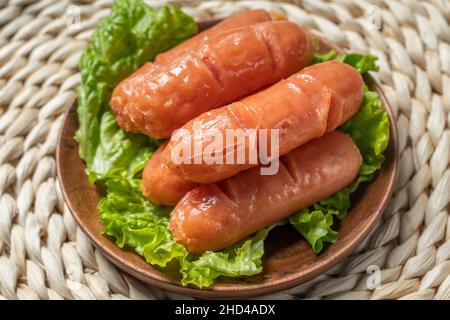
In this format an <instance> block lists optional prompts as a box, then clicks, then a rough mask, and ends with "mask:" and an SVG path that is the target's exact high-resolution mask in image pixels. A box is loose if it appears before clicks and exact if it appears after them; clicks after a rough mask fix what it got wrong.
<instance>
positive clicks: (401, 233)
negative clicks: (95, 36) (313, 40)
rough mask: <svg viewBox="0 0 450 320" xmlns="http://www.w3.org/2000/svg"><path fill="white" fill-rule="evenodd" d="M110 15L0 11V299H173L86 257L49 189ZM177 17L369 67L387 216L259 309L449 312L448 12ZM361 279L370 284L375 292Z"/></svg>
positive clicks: (432, 4) (381, 9)
mask: <svg viewBox="0 0 450 320" xmlns="http://www.w3.org/2000/svg"><path fill="white" fill-rule="evenodd" d="M148 2H149V3H150V4H153V5H161V4H162V1H148ZM111 3H112V1H95V2H94V1H76V2H75V1H74V2H69V1H59V0H42V1H29V0H9V1H8V0H0V197H1V198H0V298H6V299H16V298H18V299H38V298H41V299H48V298H49V299H61V298H66V299H94V298H97V299H109V298H113V299H127V298H134V299H137V298H145V299H148V298H172V299H174V298H181V296H179V295H176V294H172V293H168V292H162V291H160V290H158V289H156V288H152V287H149V286H147V285H145V284H143V283H142V282H140V281H138V280H136V279H134V278H132V277H130V276H129V275H126V274H124V273H123V272H121V271H120V270H118V269H116V268H115V267H114V266H113V265H112V264H111V263H110V262H108V261H107V260H106V259H105V258H104V257H103V256H102V255H101V254H100V253H99V252H98V251H97V250H95V248H94V247H93V246H92V245H91V243H90V242H89V240H88V239H87V238H86V236H85V235H84V234H83V232H81V231H80V230H79V229H78V228H77V226H76V225H75V223H74V220H73V219H72V217H71V215H70V213H69V211H68V209H67V207H66V206H65V204H64V201H63V198H62V195H61V191H60V189H59V184H58V181H57V179H56V172H55V157H54V155H55V147H56V141H57V134H58V129H59V127H60V125H61V120H62V116H63V113H64V111H65V110H66V109H67V108H68V106H70V105H71V104H72V102H73V101H74V99H75V88H76V87H77V86H78V85H79V83H80V76H79V73H78V70H77V63H78V59H79V56H80V53H81V51H82V50H83V48H84V47H85V45H86V42H87V40H88V39H89V37H90V35H91V33H92V30H93V28H94V27H95V25H96V22H97V21H98V20H99V19H100V18H102V17H103V16H105V15H106V14H108V11H109V7H110V6H111ZM181 4H182V5H183V6H184V8H185V9H186V11H187V12H189V13H191V14H193V15H195V16H197V17H210V16H224V15H229V14H231V13H233V12H235V11H238V10H243V9H245V8H249V7H262V8H266V9H269V10H274V11H280V12H282V13H283V14H285V15H287V17H288V18H289V19H290V20H293V21H296V22H298V23H299V24H301V25H303V26H306V27H308V28H312V29H316V30H318V31H320V32H322V33H324V34H325V35H326V37H328V38H329V39H331V40H333V41H334V42H336V43H337V44H339V45H341V46H343V47H346V48H349V49H351V50H354V51H359V52H367V51H370V52H372V53H373V54H376V55H377V56H378V57H379V59H380V60H379V64H380V67H381V70H380V72H379V73H378V75H377V79H378V81H379V82H380V83H381V84H382V86H383V89H384V91H385V93H386V95H387V97H388V99H389V100H390V102H391V104H392V106H393V108H394V110H395V114H396V117H397V126H398V131H399V137H400V152H401V163H400V176H399V180H398V185H397V187H396V192H395V195H394V197H393V199H392V201H391V204H390V206H389V208H388V210H387V211H386V213H385V215H384V218H383V220H382V221H381V222H380V223H379V224H378V225H377V227H376V228H375V229H374V231H373V233H372V234H371V236H370V237H368V238H367V240H366V241H364V243H362V244H361V245H360V247H359V248H358V250H357V251H356V252H355V253H354V255H352V256H351V257H349V258H348V259H347V260H346V261H345V262H344V263H341V264H340V265H338V266H336V267H334V268H333V269H332V270H331V271H329V272H328V273H326V274H324V275H322V276H320V277H318V278H316V279H314V280H312V281H310V282H309V283H307V284H304V285H302V286H299V287H297V288H294V289H292V290H289V291H287V292H282V293H278V294H275V295H272V296H270V297H271V298H279V299H297V298H303V297H308V298H335V299H336V298H351V299H396V298H400V299H418V298H419V299H445V298H447V299H448V298H450V218H449V213H448V212H449V211H448V209H449V207H448V204H449V201H450V169H449V158H450V131H449V128H450V113H449V110H450V45H449V44H450V26H449V25H450V1H448V0H435V1H418V0H403V1H392V0H370V1H369V0H354V1H347V0H345V1H344V0H336V1H327V2H325V1H317V0H314V1H313V0H308V1H306V0H305V1H298V2H295V3H293V2H291V3H286V2H285V3H282V2H269V1H238V2H229V1H204V2H194V1H185V2H183V3H181ZM78 18H79V19H78ZM378 23H381V25H377V24H378ZM378 27H381V28H378ZM374 271H375V273H372V272H374ZM377 271H378V272H377ZM374 276H376V277H377V279H378V280H380V281H381V284H380V285H378V286H375V287H374V286H371V285H370V284H371V283H372V282H373V281H372V280H373V279H372V278H371V277H374ZM375 283H376V282H375Z"/></svg>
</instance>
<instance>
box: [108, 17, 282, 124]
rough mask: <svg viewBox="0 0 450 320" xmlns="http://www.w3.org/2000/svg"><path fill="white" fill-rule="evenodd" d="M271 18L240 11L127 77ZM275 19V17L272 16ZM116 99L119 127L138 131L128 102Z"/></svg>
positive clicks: (124, 84) (144, 72)
mask: <svg viewBox="0 0 450 320" xmlns="http://www.w3.org/2000/svg"><path fill="white" fill-rule="evenodd" d="M271 19H272V16H271V14H269V13H268V12H267V11H265V10H262V9H256V10H247V11H244V12H242V13H238V14H236V15H234V16H232V17H230V18H227V19H225V20H224V21H222V22H221V23H219V24H217V25H215V26H213V27H211V28H209V29H207V30H205V31H202V32H200V33H199V34H197V35H195V36H193V37H192V38H190V39H188V40H186V41H184V42H182V43H180V44H179V45H177V46H176V47H174V48H172V49H170V50H168V51H166V52H163V53H160V54H159V55H157V56H156V59H155V62H154V63H151V62H147V63H145V64H144V66H142V67H141V68H140V69H138V70H137V71H136V72H135V73H133V74H132V75H131V76H130V77H129V79H134V78H136V77H139V76H140V75H142V74H147V73H150V72H152V71H153V70H155V69H157V66H158V65H164V64H165V63H167V62H170V61H171V60H174V59H176V58H177V57H179V56H180V55H183V54H185V53H186V52H188V51H190V50H197V49H198V48H199V47H200V46H201V45H202V44H203V43H204V42H205V41H207V40H208V39H209V38H210V37H211V36H215V35H218V34H220V33H222V32H224V31H226V30H229V29H233V28H237V27H241V26H246V25H251V24H255V23H259V22H264V21H270V20H271ZM274 19H275V17H274ZM122 85H123V86H124V88H123V89H124V91H123V92H124V93H126V92H130V91H132V87H130V85H134V84H133V83H127V81H124V82H122ZM117 99H118V100H116V101H115V104H119V105H122V104H123V108H122V109H118V108H117V107H116V111H115V115H116V120H117V123H118V124H119V126H120V127H122V128H123V129H124V130H125V131H131V132H138V131H139V129H138V128H137V127H136V126H135V125H134V124H133V122H132V121H131V119H130V116H129V112H128V104H125V103H124V102H121V101H122V100H121V99H122V98H120V96H118V97H117Z"/></svg>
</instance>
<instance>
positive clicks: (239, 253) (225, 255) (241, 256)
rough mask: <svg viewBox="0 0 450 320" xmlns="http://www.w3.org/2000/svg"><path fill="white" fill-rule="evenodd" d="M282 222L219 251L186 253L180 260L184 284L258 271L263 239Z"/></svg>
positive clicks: (203, 283) (207, 283)
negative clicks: (196, 254)
mask: <svg viewBox="0 0 450 320" xmlns="http://www.w3.org/2000/svg"><path fill="white" fill-rule="evenodd" d="M282 224H284V222H282V223H279V224H274V225H272V226H270V227H267V228H265V229H261V230H259V231H258V232H257V233H256V234H255V235H253V236H252V237H249V238H247V239H244V240H242V241H240V242H239V243H237V244H235V245H234V246H231V247H229V248H227V249H224V250H223V251H220V252H212V251H207V252H205V253H203V254H202V255H201V256H199V257H188V259H186V260H184V261H182V262H181V273H182V274H183V279H182V280H181V282H182V284H183V285H188V284H193V285H196V286H198V287H200V288H203V287H208V286H210V285H211V284H213V283H214V279H216V278H217V277H220V276H225V277H239V276H250V275H254V274H258V273H260V272H261V271H262V260H261V259H262V256H263V255H264V240H265V239H266V238H267V236H268V235H269V232H270V230H272V229H273V228H275V227H277V226H279V225H282Z"/></svg>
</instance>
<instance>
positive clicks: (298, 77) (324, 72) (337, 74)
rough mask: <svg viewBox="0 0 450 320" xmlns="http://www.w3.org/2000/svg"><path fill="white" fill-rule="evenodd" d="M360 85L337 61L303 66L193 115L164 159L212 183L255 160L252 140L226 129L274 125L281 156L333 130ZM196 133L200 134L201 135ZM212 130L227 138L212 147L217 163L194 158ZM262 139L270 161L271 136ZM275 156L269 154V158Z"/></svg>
mask: <svg viewBox="0 0 450 320" xmlns="http://www.w3.org/2000/svg"><path fill="white" fill-rule="evenodd" d="M363 85H364V82H363V80H362V77H361V75H360V74H359V73H358V72H357V71H356V70H355V69H354V68H352V67H350V66H348V65H346V64H344V63H341V62H336V61H333V62H324V63H320V64H316V65H313V66H310V67H307V68H305V69H303V70H302V71H300V72H298V73H296V74H294V75H292V76H290V77H289V78H287V79H285V80H282V81H280V82H278V83H277V84H275V85H273V86H272V87H270V88H268V89H266V90H263V91H260V92H258V93H256V94H254V95H251V96H248V97H247V98H245V99H243V100H241V101H238V102H235V103H232V104H230V105H228V106H225V107H222V108H218V109H215V110H211V111H209V112H205V113H203V114H202V115H200V116H199V117H197V118H194V119H192V120H191V121H189V122H188V123H187V124H186V125H184V126H183V127H182V128H181V129H180V131H178V132H177V134H174V135H173V136H172V138H171V140H170V142H169V144H168V147H167V148H166V149H165V151H164V155H163V159H164V162H166V164H167V166H168V167H169V168H170V169H172V170H174V171H175V172H176V173H177V174H178V175H180V176H181V177H183V178H185V179H187V180H191V181H195V182H198V183H210V182H215V181H220V180H223V179H226V178H228V177H231V176H233V175H235V174H236V173H238V172H240V171H242V170H245V169H248V168H250V167H254V166H257V165H258V163H257V162H251V161H250V158H249V155H250V153H251V149H250V144H249V143H246V144H245V145H244V147H242V143H240V142H239V141H237V139H235V140H233V141H228V140H226V136H227V130H229V129H235V132H236V131H237V130H238V129H241V130H247V129H255V130H256V131H257V133H258V135H259V133H260V132H262V131H261V129H267V131H268V137H270V134H271V132H272V131H271V130H272V129H278V130H279V131H278V132H279V148H278V152H279V155H283V154H286V153H288V152H289V151H291V150H293V149H295V148H297V147H298V146H301V145H302V144H304V143H306V142H308V141H310V140H311V139H314V138H318V137H321V136H323V135H324V134H325V133H326V132H330V131H333V130H334V129H336V128H337V127H338V126H339V125H340V124H342V123H344V122H345V121H347V120H348V119H349V118H350V117H351V116H352V115H354V114H355V113H356V112H357V111H358V109H359V108H360V106H361V103H362V98H363ZM199 133H202V136H203V137H204V138H202V139H199V137H200V135H199ZM210 133H214V134H210ZM216 133H219V134H220V135H221V136H222V137H223V138H222V139H223V140H224V141H225V142H226V143H224V144H223V148H222V149H219V150H215V149H214V157H213V158H214V159H215V162H212V163H211V162H209V163H207V162H205V161H200V162H199V161H197V162H196V161H194V160H193V159H200V160H203V159H205V158H206V157H208V156H209V155H210V154H208V153H207V152H206V151H207V150H208V151H209V150H210V148H208V146H210V145H211V144H212V143H213V142H214V140H213V138H214V137H215V136H217V134H216ZM186 142H188V144H187V146H188V147H187V148H188V149H186ZM261 144H262V145H265V144H267V146H268V147H267V148H268V150H269V152H268V153H269V160H270V156H271V155H272V154H271V150H272V147H271V140H270V139H269V138H268V139H267V140H263V139H258V142H257V143H256V145H257V146H258V145H259V146H261ZM199 146H200V147H199ZM189 147H190V149H189ZM198 147H199V148H198ZM240 148H244V153H245V155H246V157H245V159H244V160H245V161H241V162H240V163H238V162H237V161H236V159H237V152H238V150H239V149H240ZM183 149H186V150H183ZM230 150H231V151H230ZM252 150H254V149H252ZM188 152H189V153H188ZM231 152H234V160H235V161H234V163H230V161H227V155H229V154H230V153H231ZM276 156H277V155H276V154H275V153H273V157H276ZM174 159H179V160H176V161H175V160H174Z"/></svg>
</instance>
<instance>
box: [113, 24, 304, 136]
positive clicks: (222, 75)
mask: <svg viewBox="0 0 450 320" xmlns="http://www.w3.org/2000/svg"><path fill="white" fill-rule="evenodd" d="M311 54H312V47H311V41H310V39H309V38H308V37H307V36H306V34H305V33H304V32H303V31H302V30H301V29H300V27H298V26H297V25H296V24H294V23H292V22H288V21H269V22H263V23H258V24H254V25H247V26H243V27H239V28H234V29H230V30H225V31H224V32H222V33H220V34H219V35H215V36H211V37H209V38H208V39H207V40H206V41H205V42H204V43H203V45H202V46H201V47H200V48H199V49H198V50H195V51H188V52H186V53H184V54H181V55H180V56H178V57H177V58H176V59H173V60H171V61H168V62H167V63H164V64H163V65H155V64H152V65H145V66H143V67H142V68H144V69H145V70H144V71H142V70H138V71H137V72H136V73H135V74H133V75H132V76H131V77H129V78H127V79H125V80H124V81H123V82H122V83H120V84H119V86H117V87H116V88H115V90H114V91H113V94H112V98H111V101H110V106H111V108H112V110H113V112H114V114H115V115H116V117H117V121H118V123H119V125H120V126H121V127H122V128H124V129H125V130H136V129H137V130H139V131H141V132H143V133H145V134H148V135H150V136H152V137H155V138H168V137H170V135H171V133H172V132H173V130H175V129H177V128H179V127H181V126H182V125H183V124H185V123H186V122H187V121H189V120H191V119H192V118H194V117H196V116H198V115H200V114H201V113H203V112H205V111H208V110H211V109H213V108H217V107H220V106H222V105H225V104H227V103H230V102H231V101H234V100H236V99H238V98H240V97H242V96H245V95H248V94H250V93H252V92H255V91H256V90H258V89H260V88H262V87H264V86H267V85H270V84H273V83H275V82H277V81H279V80H280V79H282V78H285V77H287V76H289V75H290V74H292V73H294V72H296V71H297V70H299V69H301V68H302V67H304V66H305V65H307V64H308V63H309V61H310V59H311ZM128 122H131V123H128Z"/></svg>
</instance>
